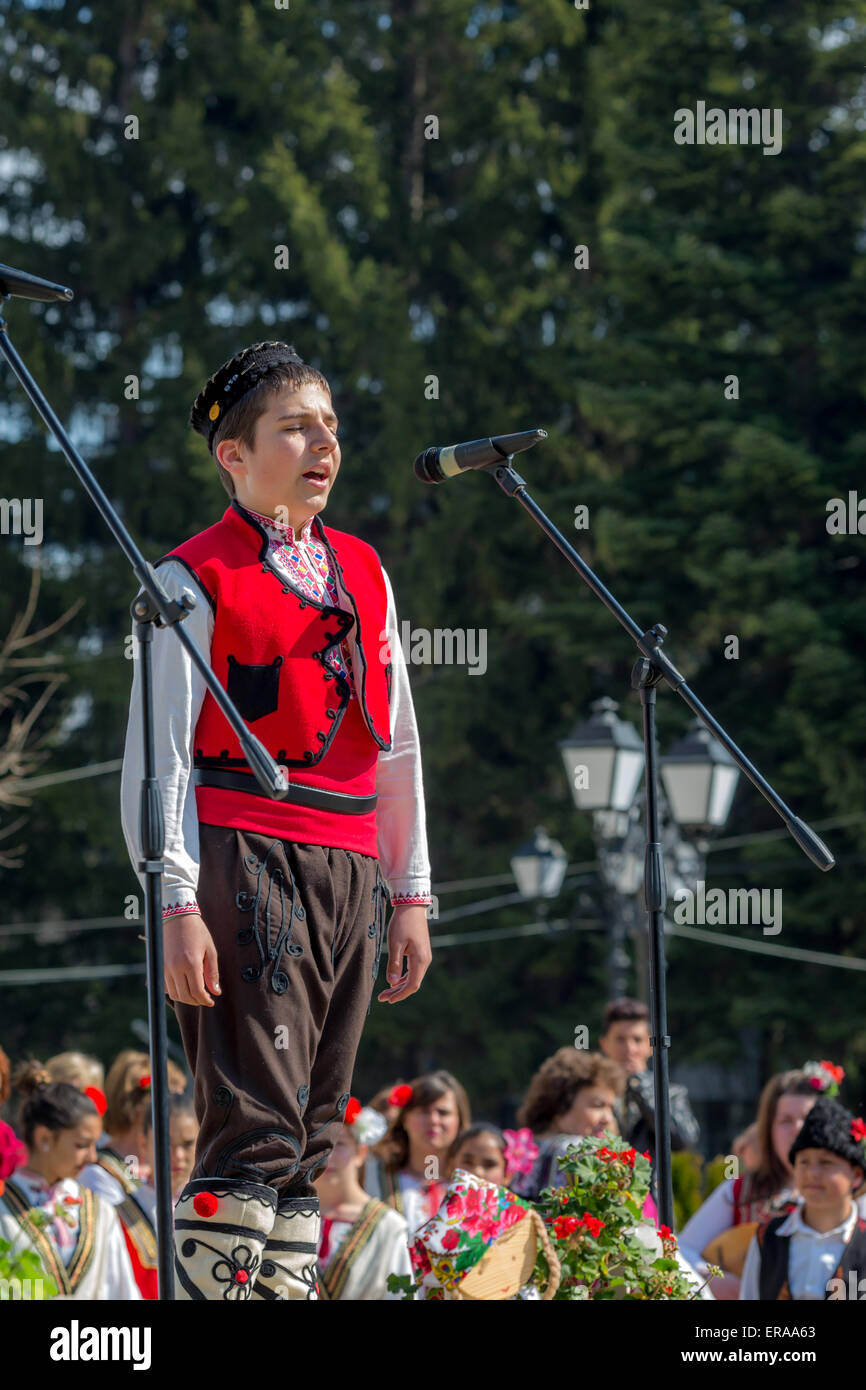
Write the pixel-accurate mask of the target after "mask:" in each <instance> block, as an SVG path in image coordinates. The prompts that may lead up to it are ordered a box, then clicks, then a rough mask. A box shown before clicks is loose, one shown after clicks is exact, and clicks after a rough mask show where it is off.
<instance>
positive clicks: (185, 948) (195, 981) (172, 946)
mask: <svg viewBox="0 0 866 1390" xmlns="http://www.w3.org/2000/svg"><path fill="white" fill-rule="evenodd" d="M162 925H163V931H162V943H163V958H164V965H165V992H166V994H167V995H168V997H169V999H173V1000H174V1001H175V1003H177V1004H204V1005H205V1006H206V1007H207V1008H209V1009H212V1008H213V1006H214V1004H215V1002H216V1001H215V1000H214V999H212V998H211V994H220V993H221V991H220V984H219V968H218V966H217V953H216V947H215V946H214V943H213V937H212V936H211V934H210V932H209V931H208V929H207V927H206V926H205V924H204V919H203V918H201V917H199V915H198V913H197V912H182V913H179V914H178V915H177V916H176V917H166V918H164V919H163V924H162ZM208 990H210V992H211V994H208V992H207V991H208Z"/></svg>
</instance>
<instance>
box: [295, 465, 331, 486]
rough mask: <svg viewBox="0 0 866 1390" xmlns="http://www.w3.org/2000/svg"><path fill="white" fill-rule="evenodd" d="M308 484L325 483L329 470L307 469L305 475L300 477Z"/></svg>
mask: <svg viewBox="0 0 866 1390" xmlns="http://www.w3.org/2000/svg"><path fill="white" fill-rule="evenodd" d="M301 476H302V477H304V478H307V479H308V480H309V481H310V482H314V483H326V482H327V481H328V478H329V477H330V470H329V469H327V468H308V469H307V471H306V473H304V474H302V475H301Z"/></svg>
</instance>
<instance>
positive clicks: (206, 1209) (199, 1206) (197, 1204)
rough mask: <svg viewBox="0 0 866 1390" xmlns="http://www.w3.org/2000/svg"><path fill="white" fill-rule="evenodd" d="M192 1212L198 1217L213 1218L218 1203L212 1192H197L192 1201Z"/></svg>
mask: <svg viewBox="0 0 866 1390" xmlns="http://www.w3.org/2000/svg"><path fill="white" fill-rule="evenodd" d="M192 1205H193V1211H195V1212H197V1213H198V1215H199V1216H213V1214H214V1212H215V1211H216V1209H217V1207H218V1206H219V1202H218V1200H217V1198H216V1197H215V1196H214V1195H213V1193H212V1192H197V1193H196V1195H195V1196H194V1197H193V1199H192Z"/></svg>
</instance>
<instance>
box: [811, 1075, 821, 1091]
mask: <svg viewBox="0 0 866 1390" xmlns="http://www.w3.org/2000/svg"><path fill="white" fill-rule="evenodd" d="M809 1085H810V1086H811V1087H813V1089H814V1090H816V1091H823V1089H824V1087H823V1086H822V1085H821V1078H820V1077H819V1076H810V1077H809Z"/></svg>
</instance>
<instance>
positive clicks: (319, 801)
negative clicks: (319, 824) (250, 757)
mask: <svg viewBox="0 0 866 1390" xmlns="http://www.w3.org/2000/svg"><path fill="white" fill-rule="evenodd" d="M193 780H194V781H195V783H196V786H199V787H219V788H220V790H221V791H228V792H247V794H248V795H250V796H260V797H261V798H262V800H263V801H270V800H272V799H273V800H274V801H277V802H280V801H290V802H292V803H293V804H294V805H296V806H312V807H313V808H314V809H315V810H317V811H340V812H341V813H342V814H343V815H346V816H364V815H366V814H367V813H368V812H370V811H373V810H375V809H376V802H377V801H378V800H379V798H378V796H376V795H374V796H349V795H347V793H346V792H326V791H322V790H321V788H320V787H301V786H298V784H297V783H296V782H292V781H291V780H290V781H289V790H288V792H287V793H286V795H285V796H281V797H275V798H271V797H269V796H266V795H265V793H264V792H263V791H262V789H261V787H260V786H259V784H258V782H257V781H256V779H255V777H254V776H253V774H252V773H251V772H220V771H218V770H217V769H216V768H209V767H197V768H195V770H194V772H193Z"/></svg>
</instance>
